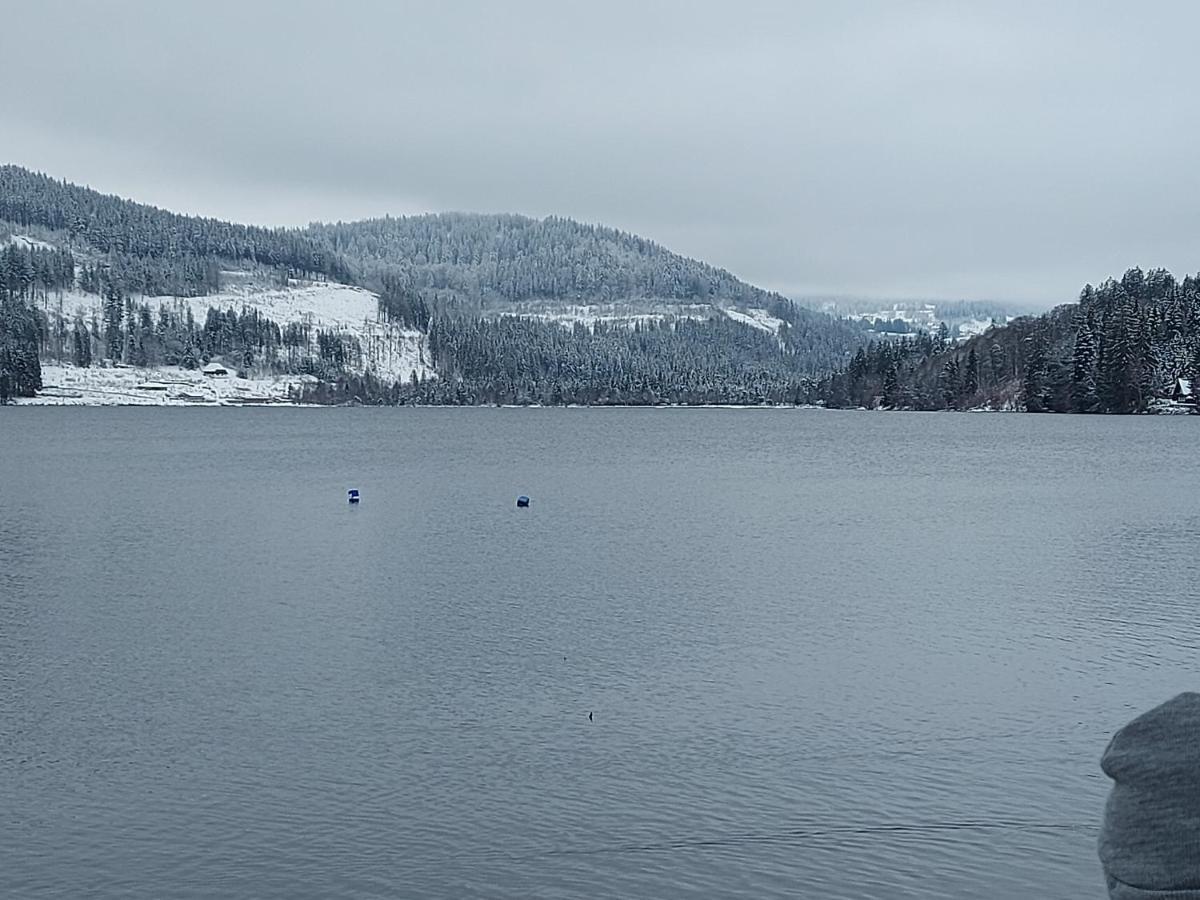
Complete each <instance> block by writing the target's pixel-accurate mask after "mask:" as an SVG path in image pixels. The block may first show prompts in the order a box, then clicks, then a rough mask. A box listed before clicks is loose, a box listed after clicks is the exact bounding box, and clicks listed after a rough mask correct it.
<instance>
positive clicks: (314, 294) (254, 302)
mask: <svg viewBox="0 0 1200 900" xmlns="http://www.w3.org/2000/svg"><path fill="white" fill-rule="evenodd" d="M134 299H135V302H137V303H139V304H141V303H145V304H148V305H149V306H150V307H151V309H157V308H158V307H159V306H166V307H168V308H169V309H172V310H180V311H182V310H184V309H187V308H190V309H191V311H192V316H193V317H194V318H195V320H196V322H197V323H198V324H200V325H203V323H204V318H205V316H206V315H207V313H208V310H209V308H210V307H212V308H217V309H222V310H226V309H230V308H232V309H233V310H234V311H235V312H239V313H240V312H241V311H242V310H243V309H254V310H257V311H258V313H259V314H260V315H263V316H265V317H267V318H268V319H270V320H272V321H273V322H275V323H276V324H277V325H279V326H280V327H281V328H282V327H284V326H286V325H287V324H289V323H291V322H295V323H300V324H305V325H309V326H311V327H312V328H313V330H314V331H313V334H312V335H311V340H312V342H313V346H314V347H315V346H316V340H317V336H316V330H324V331H335V332H338V333H340V334H345V335H348V336H350V337H353V338H356V339H357V340H358V343H359V346H360V347H361V348H362V365H361V366H360V367H358V368H357V369H355V370H354V371H355V372H356V374H363V373H364V372H367V371H370V372H371V373H372V374H373V375H375V376H376V377H377V378H380V379H382V380H384V381H407V380H409V379H410V378H411V377H412V375H413V373H416V376H417V377H418V378H422V377H424V378H432V377H434V372H433V369H432V367H431V366H430V365H429V354H428V351H427V349H426V347H425V338H424V335H423V334H422V333H421V332H420V331H416V330H413V329H405V328H402V327H401V326H399V325H396V324H394V323H391V322H387V321H385V320H383V319H382V318H381V317H380V313H379V298H378V296H377V295H376V294H374V293H373V292H371V291H368V290H365V289H364V288H358V287H351V286H349V285H344V284H309V285H302V286H294V287H286V288H283V287H274V288H272V287H264V286H256V285H253V284H243V285H229V286H227V287H226V289H225V290H222V291H220V292H219V293H216V294H208V295H206V296H203V297H144V298H134ZM102 306H103V301H102V299H101V298H100V297H99V296H97V295H96V294H87V293H83V292H81V291H68V292H66V293H64V294H63V295H62V296H61V297H51V298H49V299H47V300H45V301H41V302H39V303H38V308H40V309H41V310H42V311H43V312H45V313H46V314H47V315H50V314H53V313H59V314H61V315H62V316H63V317H64V318H66V319H67V320H68V321H70V320H73V319H74V318H75V317H76V316H79V317H81V318H82V319H83V320H84V322H89V323H90V322H91V321H93V320H96V321H100V320H102V318H103V309H102ZM117 371H119V370H117Z"/></svg>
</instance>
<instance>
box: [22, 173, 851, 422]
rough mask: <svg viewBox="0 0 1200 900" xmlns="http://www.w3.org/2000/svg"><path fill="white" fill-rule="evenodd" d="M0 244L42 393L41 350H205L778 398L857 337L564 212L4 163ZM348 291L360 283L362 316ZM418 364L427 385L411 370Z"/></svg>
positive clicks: (435, 375) (356, 382)
mask: <svg viewBox="0 0 1200 900" xmlns="http://www.w3.org/2000/svg"><path fill="white" fill-rule="evenodd" d="M0 247H3V248H4V250H3V256H2V257H0V270H2V271H0V279H2V280H3V282H4V294H3V297H4V301H5V304H6V306H5V314H4V317H3V318H0V347H2V348H4V349H3V355H2V356H0V372H3V373H4V374H5V375H6V378H7V380H6V381H5V383H4V384H5V391H6V394H7V393H12V394H18V395H29V394H30V393H32V392H34V391H35V390H37V385H38V383H39V382H38V378H37V376H36V372H35V371H34V369H35V367H34V365H33V364H36V363H37V362H38V360H39V359H40V360H41V361H42V362H43V363H45V362H47V361H49V362H52V363H54V364H55V365H58V366H61V365H69V366H74V367H77V368H80V367H81V368H88V367H101V368H103V367H108V366H113V365H122V366H132V367H158V366H169V367H181V368H184V369H189V370H195V369H197V368H198V367H200V366H202V365H204V364H206V363H208V362H209V361H210V360H213V359H219V360H220V361H221V362H222V363H223V364H225V365H227V366H232V367H234V368H236V369H238V370H239V371H244V372H257V373H259V374H280V373H296V374H304V375H307V376H315V377H317V378H320V379H321V380H323V381H327V382H335V383H337V384H338V385H340V386H341V388H342V393H343V394H344V393H345V390H346V389H349V390H350V391H351V393H353V394H354V396H356V397H358V398H359V399H362V400H368V401H376V402H377V401H380V400H384V401H391V402H466V403H476V402H651V403H653V402H666V401H680V402H757V400H758V399H761V400H763V401H764V402H770V401H776V402H778V401H780V400H783V399H787V400H793V399H795V397H796V396H797V395H798V391H799V389H800V387H801V385H802V382H803V379H805V378H806V377H815V376H819V375H822V374H825V373H827V372H830V371H833V370H835V369H836V368H838V367H839V366H842V365H845V363H846V362H847V361H848V360H849V359H850V355H851V354H852V353H853V352H854V350H855V349H857V348H859V347H861V346H863V344H864V343H865V341H866V339H867V327H866V326H865V325H863V324H862V323H850V322H845V321H842V320H839V319H836V318H834V317H832V316H829V315H826V314H823V313H819V312H814V311H812V310H808V309H803V308H800V307H798V306H796V305H795V304H793V303H791V302H790V301H789V300H787V299H786V298H784V297H781V296H779V295H778V294H773V293H769V292H767V291H763V290H761V289H759V288H756V287H753V286H752V285H748V284H746V283H744V282H742V281H739V280H738V279H737V278H735V277H734V276H733V275H731V274H730V273H729V272H727V271H724V270H722V269H718V268H714V267H713V266H709V265H706V264H704V263H701V262H698V261H696V260H692V259H687V258H685V257H682V256H680V255H678V254H675V253H672V252H670V251H668V250H666V249H664V248H663V247H661V246H659V245H658V244H655V243H653V242H652V241H648V240H645V239H643V238H639V237H637V236H634V235H631V234H626V233H624V232H620V231H616V230H613V229H609V228H603V227H599V226H591V225H582V224H580V223H577V222H573V221H570V220H567V219H560V218H549V219H544V220H534V219H529V218H525V217H522V216H515V215H474V214H462V213H455V214H445V215H427V216H415V217H410V218H398V219H393V218H385V219H376V220H370V221H364V222H353V223H349V224H341V223H339V224H337V225H319V224H318V225H312V226H309V227H308V228H304V229H266V228H259V227H255V226H245V225H235V224H231V223H228V222H221V221H217V220H213V219H202V218H196V217H190V216H185V215H179V214H176V213H172V212H167V211H165V210H161V209H157V208H155V207H152V206H147V205H144V204H139V203H134V202H132V201H128V200H123V199H121V198H118V197H115V196H109V195H105V194H101V193H98V192H96V191H93V190H91V189H88V188H82V187H78V186H75V185H71V184H68V183H66V182H63V181H58V180H55V179H53V178H50V177H48V176H45V175H41V174H36V173H33V172H30V171H28V170H25V169H22V168H19V167H16V166H4V167H0ZM231 279H232V284H233V287H232V288H231V286H230V283H229V282H230V280H231ZM314 283H316V284H317V285H321V284H326V285H332V286H333V287H335V288H336V284H335V283H340V284H345V285H360V286H363V287H365V288H369V289H370V290H371V291H374V292H375V293H374V294H368V293H366V291H363V290H359V292H358V294H356V295H354V297H353V298H352V300H355V302H352V303H351V304H350V306H351V307H353V308H354V309H355V313H354V316H352V317H351V319H346V318H345V316H344V315H342V316H341V318H340V319H339V316H337V315H333V314H332V313H330V312H329V311H328V310H322V309H320V308H313V307H312V305H311V303H318V306H319V298H317V299H314V295H313V294H311V292H310V293H309V294H305V297H307V298H308V300H310V301H311V303H310V305H309V306H308V307H306V308H305V309H306V311H305V312H304V319H303V321H301V320H294V319H290V318H287V317H286V316H289V315H291V316H294V315H297V314H298V309H299V308H298V307H297V305H296V302H294V301H295V299H296V297H297V296H298V295H300V294H303V293H304V292H305V291H310V288H308V287H306V286H307V285H312V284H314ZM337 290H341V289H340V288H337ZM350 290H353V288H352V289H350ZM267 293H270V294H271V296H270V298H269V302H268V300H266V299H264V297H266V294H267ZM334 293H336V290H332V291H331V292H330V293H329V296H332V295H333V294H334ZM343 294H345V291H343ZM364 297H376V298H377V303H376V304H375V305H374V306H373V307H372V309H371V310H370V311H369V312H366V313H364V312H363V311H362V309H361V304H359V303H357V298H364ZM88 298H91V299H90V300H89V299H88ZM196 298H201V300H200V305H197V304H196V303H195V302H190V301H193V300H195V299H196ZM207 298H212V300H211V303H208V304H207V305H206V304H205V302H204V300H205V299H207ZM341 308H348V307H341ZM281 316H282V317H281ZM322 323H325V324H324V325H323V324H322ZM417 335H420V338H419V340H418V338H417ZM381 354H382V356H381ZM381 360H383V362H382V363H381ZM31 361H32V362H31ZM418 372H420V374H421V375H422V377H423V378H424V379H425V380H426V381H428V382H432V381H437V382H438V384H437V385H436V386H434V385H433V384H431V383H427V384H424V385H422V384H421V383H420V381H421V379H417V380H416V383H414V381H413V376H415V375H416V374H417V373H418ZM426 376H428V377H426ZM347 386H350V387H349V388H347ZM316 393H320V391H319V390H318V391H316ZM556 398H557V399H556ZM700 398H704V399H703V400H701V399H700Z"/></svg>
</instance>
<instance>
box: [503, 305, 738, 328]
mask: <svg viewBox="0 0 1200 900" xmlns="http://www.w3.org/2000/svg"><path fill="white" fill-rule="evenodd" d="M715 312H716V310H715V309H714V308H713V307H711V306H707V305H705V304H700V303H685V304H664V303H654V302H651V301H647V302H646V303H645V304H639V305H633V304H619V303H591V304H566V305H562V306H558V305H543V304H537V305H533V304H524V303H522V304H513V305H512V307H511V308H507V309H496V310H492V311H491V315H502V316H515V317H516V318H519V319H536V320H538V321H541V322H555V323H557V324H559V325H562V326H564V327H567V328H570V327H572V326H575V325H584V326H586V327H588V328H594V327H595V326H596V324H597V323H598V322H603V323H604V324H606V325H612V326H615V327H622V328H632V327H633V326H634V324H636V323H639V322H640V323H642V324H645V323H647V322H665V321H668V320H671V321H673V320H676V319H699V320H703V319H707V318H708V317H709V316H711V315H713V314H714V313H715Z"/></svg>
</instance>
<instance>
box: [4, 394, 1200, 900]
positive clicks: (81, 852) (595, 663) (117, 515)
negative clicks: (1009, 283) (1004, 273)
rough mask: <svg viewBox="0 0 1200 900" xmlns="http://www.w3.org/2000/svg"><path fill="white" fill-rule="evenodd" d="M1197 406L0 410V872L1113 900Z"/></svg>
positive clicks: (1180, 657)
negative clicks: (1120, 800) (1123, 765)
mask: <svg viewBox="0 0 1200 900" xmlns="http://www.w3.org/2000/svg"><path fill="white" fill-rule="evenodd" d="M1198 427H1200V421H1198V420H1196V419H1188V418H1076V417H1066V416H1059V417H1050V416H1045V417H1039V416H1018V415H977V416H972V415H922V414H903V413H894V414H868V413H832V412H821V411H800V410H691V411H684V410H471V409H463V410H435V409H428V410H376V409H362V410H294V409H244V410H205V409H188V410H170V409H151V410H138V409H103V410H88V409H82V410H81V409H74V410H71V409H65V410H64V409H57V410H56V409H34V408H13V409H4V410H0V895H3V896H6V897H7V896H12V897H22V898H39V897H61V896H78V897H82V896H88V897H101V898H110V897H138V898H141V897H171V898H193V897H194V898H214V897H215V898H226V897H228V898H235V897H236V898H241V897H261V898H299V897H314V898H315V897H339V898H367V897H418V898H419V897H455V898H457V897H500V898H527V897H546V898H560V897H589V898H590V897H657V898H674V897H714V896H724V897H731V896H742V897H755V898H757V897H768V896H779V897H783V896H814V897H816V896H819V897H827V898H864V897H871V898H874V897H878V898H899V897H914V898H916V897H920V898H929V897H955V898H958V897H969V896H977V897H989V898H1028V897H1033V896H1036V897H1040V898H1083V897H1096V898H1099V897H1102V896H1104V889H1103V884H1102V879H1101V875H1100V869H1099V864H1098V862H1097V860H1096V853H1095V840H1096V834H1097V826H1098V823H1099V820H1100V816H1101V810H1102V806H1103V802H1104V797H1105V794H1106V791H1107V786H1108V783H1107V780H1106V779H1104V778H1103V776H1102V774H1101V773H1100V770H1099V767H1098V760H1099V757H1100V754H1101V752H1102V751H1103V749H1104V746H1105V743H1106V742H1107V740H1108V737H1109V736H1110V735H1111V733H1112V732H1113V731H1114V730H1115V729H1116V728H1117V727H1119V726H1120V725H1122V724H1124V722H1126V721H1127V720H1128V719H1130V718H1131V717H1132V716H1133V715H1134V714H1136V713H1137V712H1140V711H1142V710H1144V709H1146V708H1148V707H1149V706H1151V705H1153V704H1155V703H1158V702H1160V701H1162V700H1165V699H1166V698H1168V697H1169V696H1171V695H1173V694H1174V693H1176V692H1178V691H1180V690H1184V689H1192V690H1195V689H1197V687H1198V684H1197V675H1196V651H1197V644H1198V643H1200V626H1198V624H1197V617H1196V614H1195V610H1196V601H1197V590H1196V585H1197V567H1198V565H1200V563H1198V560H1200V552H1198V550H1197V548H1198V547H1200V468H1198V467H1197V465H1196V446H1197V440H1196V436H1197V430H1196V429H1197V428H1198ZM351 487H354V488H358V489H359V490H361V491H362V495H363V502H362V504H361V505H360V506H359V507H357V508H352V507H350V506H349V505H348V504H347V503H346V501H345V496H346V490H347V488H351ZM522 493H525V494H529V495H530V496H531V497H532V498H533V505H532V507H531V508H530V509H528V510H517V509H516V508H515V507H514V498H515V497H516V496H517V495H518V494H522ZM589 713H591V714H592V718H591V720H589Z"/></svg>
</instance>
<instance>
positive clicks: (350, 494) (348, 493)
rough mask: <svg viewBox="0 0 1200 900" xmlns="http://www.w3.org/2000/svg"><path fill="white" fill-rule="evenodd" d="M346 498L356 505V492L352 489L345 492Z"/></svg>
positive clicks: (357, 498)
mask: <svg viewBox="0 0 1200 900" xmlns="http://www.w3.org/2000/svg"><path fill="white" fill-rule="evenodd" d="M346 497H347V499H349V501H350V502H351V503H357V502H358V500H359V497H358V491H356V490H355V489H354V488H351V489H350V490H348V491H346Z"/></svg>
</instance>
